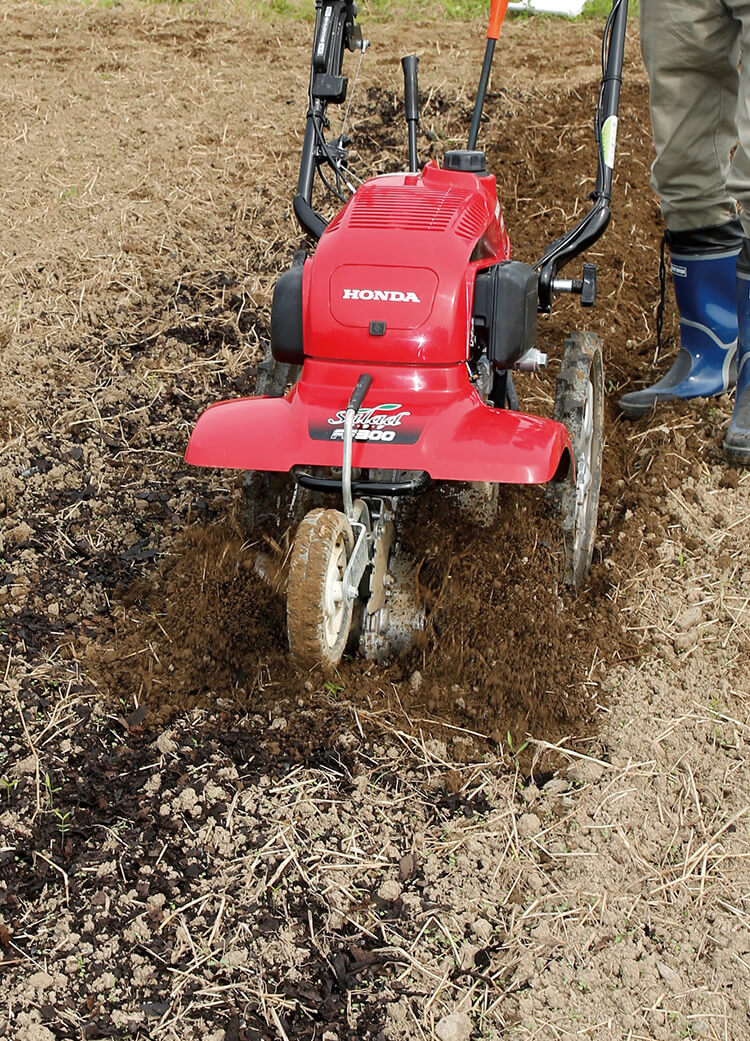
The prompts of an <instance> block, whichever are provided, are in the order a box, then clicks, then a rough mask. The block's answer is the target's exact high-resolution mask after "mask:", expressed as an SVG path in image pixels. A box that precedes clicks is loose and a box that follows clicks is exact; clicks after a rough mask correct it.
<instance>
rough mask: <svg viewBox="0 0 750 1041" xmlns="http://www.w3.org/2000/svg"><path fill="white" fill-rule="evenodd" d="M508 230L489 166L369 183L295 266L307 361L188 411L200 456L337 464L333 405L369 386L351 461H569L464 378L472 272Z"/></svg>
mask: <svg viewBox="0 0 750 1041" xmlns="http://www.w3.org/2000/svg"><path fill="white" fill-rule="evenodd" d="M509 255H510V243H509V241H508V236H507V233H506V230H505V225H504V221H503V217H502V212H501V209H500V205H499V203H498V201H497V195H496V183H495V178H494V177H493V176H476V175H474V174H469V173H466V172H454V171H448V170H444V169H440V168H439V167H438V166H437V165H436V164H435V163H432V162H430V163H428V164H427V165H426V166H425V167H424V169H423V171H422V172H421V173H406V174H387V175H383V176H380V177H376V178H374V179H373V180H371V181H368V182H366V183H365V184H364V185H363V186H362V187H361V188H360V189H359V190H358V191H357V192H356V193H355V194H354V195H353V196H352V198H351V199H350V200H349V202H348V203H347V204H346V206H344V208H343V209H342V210H341V211H340V212H339V213H338V215H337V216H336V217H335V218H334V220H333V221H332V222H331V223H330V224H329V225H328V227H327V229H326V230H325V232H324V234H323V235H322V236H321V238H320V240H319V243H318V246H317V249H316V252H315V255H314V257H312V258H310V259H308V260H307V261H306V262H305V266H304V272H303V281H302V321H303V344H304V363H303V369H302V374H301V377H300V379H299V381H298V382H297V383H296V385H295V386H294V387H293V388H292V389H291V390H290V391H289V392H288V393H287V395H286V396H285V397H283V398H263V397H255V398H243V399H239V400H233V401H224V402H219V403H218V404H216V405H213V406H211V407H210V408H208V409H207V410H206V412H204V413H203V415H202V416H201V417H200V419H199V420H198V423H197V424H196V427H195V429H194V431H193V434H192V436H191V438H190V443H189V445H188V449H187V453H186V459H187V461H188V462H189V463H193V464H195V465H198V466H212V467H213V466H216V467H228V468H233V469H242V470H269V471H288V470H291V469H292V468H293V467H312V466H323V467H329V466H340V465H341V459H342V443H343V424H344V412H345V410H346V405H347V402H348V400H349V397H350V395H351V393H352V389H353V387H354V385H355V383H356V382H357V379H358V377H359V376H360V375H361V374H362V373H364V372H367V373H369V374H370V375H371V376H372V380H373V382H372V385H371V387H370V389H369V391H368V392H367V397H366V399H365V402H364V404H363V406H362V408H361V409H360V411H359V413H358V415H357V419H356V423H355V435H354V445H353V457H352V465H353V466H354V467H357V468H365V469H376V470H419V471H424V472H426V473H427V474H429V475H430V477H432V478H433V479H435V480H448V481H491V482H498V483H518V484H532V483H541V482H546V481H549V480H550V479H552V478H553V477H554V476H555V475H556V474H558V473H559V472H560V471H561V470H564V469H567V465H568V464H569V463H571V464H572V458H573V452H572V449H571V445H570V439H569V436H568V432H567V430H566V428H565V426H563V425H562V424H560V423H556V422H554V421H552V420H548V419H541V418H539V417H535V416H530V415H526V414H524V413H520V412H514V411H510V410H508V409H501V408H494V407H493V406H491V405H488V404H486V403H485V401H484V400H483V398H482V396H481V395H480V394H479V392H478V391H477V389H476V388H475V386H474V383H473V382H472V380H471V378H470V372H469V367H468V365H467V362H468V359H469V351H470V344H471V321H472V301H473V296H474V282H475V278H476V274H477V271H478V270H480V269H481V268H484V267H488V266H489V265H491V264H497V263H498V262H499V261H502V260H506V259H508V258H509Z"/></svg>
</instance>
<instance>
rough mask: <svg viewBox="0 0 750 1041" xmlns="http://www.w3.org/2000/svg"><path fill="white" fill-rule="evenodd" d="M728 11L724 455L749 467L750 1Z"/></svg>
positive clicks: (744, 1)
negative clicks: (729, 318) (732, 83)
mask: <svg viewBox="0 0 750 1041" xmlns="http://www.w3.org/2000/svg"><path fill="white" fill-rule="evenodd" d="M730 7H731V9H732V13H733V15H734V17H735V18H737V19H738V20H739V22H740V23H741V25H742V53H743V64H742V69H741V72H740V92H739V97H738V104H737V134H738V136H739V142H738V144H737V148H736V150H735V153H734V158H733V159H732V170H731V173H730V176H729V181H728V185H729V189H730V191H731V192H732V193H733V195H734V196H735V198H736V199H737V200H738V201H739V202H740V204H741V205H742V214H741V217H742V223H743V226H744V229H745V236H746V238H745V242H744V245H743V247H742V252H741V253H740V255H739V257H738V258H737V320H738V323H739V334H738V340H737V390H736V396H735V400H734V411H733V412H732V419H731V422H730V424H729V429H728V430H727V434H726V438H725V439H724V455H725V456H726V457H727V459H728V460H729V461H730V462H732V463H740V464H742V465H744V466H750V0H742V2H738V0H734V2H733V3H731V4H730Z"/></svg>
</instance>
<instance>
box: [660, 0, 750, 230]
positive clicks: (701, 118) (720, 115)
mask: <svg viewBox="0 0 750 1041" xmlns="http://www.w3.org/2000/svg"><path fill="white" fill-rule="evenodd" d="M640 23H641V47H642V50H643V60H644V62H645V63H646V69H647V71H648V76H649V81H650V84H651V124H652V126H653V131H654V142H655V145H656V160H655V162H654V164H653V167H652V170H651V183H652V184H653V186H654V189H655V191H656V192H657V194H658V195H659V198H660V200H661V209H662V213H663V215H664V220H665V221H666V224H667V227H668V228H669V229H670V231H690V230H693V229H695V228H707V227H711V226H713V225H716V224H724V223H725V222H727V221H729V220H731V219H732V217H734V216H735V214H736V212H737V206H736V204H737V203H740V205H741V206H742V208H743V211H744V212H743V213H742V214H741V216H742V223H743V226H744V230H745V234H746V235H748V236H750V0H641V2H640ZM742 53H744V55H745V57H746V61H745V62H744V63H743V66H742V68H740V69H738V64H739V62H740V56H741V54H742ZM738 139H739V143H738V144H737V149H736V151H735V153H734V157H733V158H732V159H730V154H731V151H732V148H733V147H734V145H735V143H737V141H738Z"/></svg>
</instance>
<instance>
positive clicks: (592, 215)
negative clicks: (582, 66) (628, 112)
mask: <svg viewBox="0 0 750 1041" xmlns="http://www.w3.org/2000/svg"><path fill="white" fill-rule="evenodd" d="M627 20H628V2H627V0H613V3H612V10H611V11H610V14H609V17H608V18H607V22H606V25H605V27H604V38H603V40H602V80H601V86H600V88H599V103H598V105H597V109H596V120H595V130H596V138H597V146H598V163H597V171H596V188H595V189H594V191H593V192H592V194H591V198H592V199H593V203H594V205H593V206H592V207H591V209H590V210H589V211H588V213H587V214H585V216H584V217H583V218H582V219H581V220H580V221H579V222H578V224H576V226H575V227H574V228H571V230H570V231H568V232H566V233H565V234H564V235H562V236H561V237H560V238H559V239H556V241H555V242H553V243H552V244H551V245H550V246H548V247H547V249H546V250H545V252H544V256H542V257H541V259H540V260H538V261H537V263H536V264H535V265H534V266H535V268H536V269H537V270H538V271H539V310H540V311H544V312H545V313H546V312H548V311H549V310H550V309H551V306H552V295H553V292H554V280H555V276H556V275H557V272H558V271H559V270H560V268H561V267H562V266H563V265H564V264H567V263H568V261H569V260H572V259H573V257H577V256H578V255H579V254H581V253H583V252H584V250H587V249H588V248H589V247H590V246H592V245H593V244H594V243H595V242H596V241H597V240H598V239H599V238H601V236H602V235H603V234H604V232H605V230H606V228H607V225H608V224H609V220H610V217H611V215H612V214H611V210H610V201H611V199H612V175H613V172H614V164H615V139H616V136H617V113H618V111H619V107H620V88H621V86H622V66H623V58H624V54H625V29H626V26H627Z"/></svg>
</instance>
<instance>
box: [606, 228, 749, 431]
mask: <svg viewBox="0 0 750 1041" xmlns="http://www.w3.org/2000/svg"><path fill="white" fill-rule="evenodd" d="M666 239H667V242H668V244H669V252H670V256H671V260H672V280H673V282H674V292H675V299H676V301H677V310H678V311H679V314H680V343H681V346H680V351H679V353H678V355H677V357H676V359H675V361H674V364H673V365H672V368H671V369H670V370H669V372H668V373H667V374H666V376H663V377H662V379H660V380H659V381H658V382H657V383H654V384H653V385H652V386H651V387H646V388H645V389H644V390H634V391H631V392H630V393H628V394H623V396H622V397H621V398H620V400H619V401H618V403H617V406H618V408H619V409H620V411H621V412H623V413H624V414H625V415H626V416H629V417H631V418H635V417H636V416H642V415H644V414H645V413H646V412H648V411H649V410H650V409H652V408H653V407H654V405H657V404H659V402H661V401H674V400H675V398H710V397H714V396H716V395H718V394H723V393H724V392H725V391H727V390H728V389H729V388H730V387H732V386H733V385H734V382H735V378H736V364H735V354H736V349H737V300H736V285H737V254H738V253H739V251H740V248H741V246H742V243H743V235H742V226H741V224H740V222H739V219H735V220H733V221H730V222H729V223H728V224H720V225H718V226H717V227H713V228H699V229H698V230H696V231H677V232H675V231H672V232H669V231H668V232H667V235H666Z"/></svg>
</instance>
